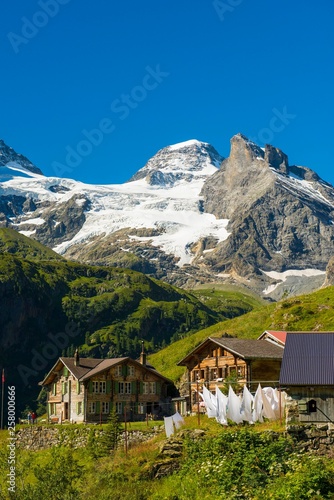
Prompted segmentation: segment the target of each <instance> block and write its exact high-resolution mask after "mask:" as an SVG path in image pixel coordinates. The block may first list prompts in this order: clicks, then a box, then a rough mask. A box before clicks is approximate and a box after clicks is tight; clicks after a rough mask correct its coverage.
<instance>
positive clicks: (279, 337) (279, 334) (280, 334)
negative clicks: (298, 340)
mask: <svg viewBox="0 0 334 500" xmlns="http://www.w3.org/2000/svg"><path fill="white" fill-rule="evenodd" d="M266 331H267V332H268V333H269V334H270V335H271V336H272V337H275V338H276V339H277V340H279V341H280V342H283V343H284V344H285V341H286V335H287V333H288V332H275V331H274V330H266Z"/></svg>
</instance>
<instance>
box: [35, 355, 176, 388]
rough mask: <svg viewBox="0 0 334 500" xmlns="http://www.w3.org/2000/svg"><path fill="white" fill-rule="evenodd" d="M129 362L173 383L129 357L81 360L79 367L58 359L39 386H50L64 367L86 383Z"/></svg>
mask: <svg viewBox="0 0 334 500" xmlns="http://www.w3.org/2000/svg"><path fill="white" fill-rule="evenodd" d="M127 360H128V361H131V362H132V363H135V364H136V365H138V366H140V367H142V368H143V369H145V370H148V371H149V372H150V373H152V374H154V375H156V376H157V377H160V378H161V379H163V380H165V381H166V382H170V383H172V381H171V380H169V379H168V378H166V377H164V376H163V375H161V373H159V372H158V371H157V370H155V368H154V367H153V366H152V365H150V364H146V365H142V364H141V363H140V362H139V361H136V360H134V359H131V358H129V357H125V358H110V359H96V358H80V359H79V364H78V365H75V363H74V358H64V357H61V358H59V359H58V361H57V362H56V364H55V365H54V366H53V367H52V368H51V370H50V371H49V373H48V374H47V375H46V377H45V378H44V380H42V382H40V383H39V385H48V384H50V383H51V382H52V381H53V379H54V377H55V375H56V373H57V372H59V371H60V370H61V369H62V367H63V366H66V368H67V369H68V370H69V371H70V372H71V373H72V375H74V377H75V378H76V379H78V380H79V381H80V382H84V381H86V380H89V379H90V378H91V377H93V376H94V375H97V374H98V373H101V372H103V371H104V370H108V369H109V368H111V367H112V366H116V365H117V364H119V363H122V362H124V361H127Z"/></svg>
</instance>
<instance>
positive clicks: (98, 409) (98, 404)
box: [96, 401, 100, 413]
mask: <svg viewBox="0 0 334 500" xmlns="http://www.w3.org/2000/svg"><path fill="white" fill-rule="evenodd" d="M96 413H100V401H97V402H96Z"/></svg>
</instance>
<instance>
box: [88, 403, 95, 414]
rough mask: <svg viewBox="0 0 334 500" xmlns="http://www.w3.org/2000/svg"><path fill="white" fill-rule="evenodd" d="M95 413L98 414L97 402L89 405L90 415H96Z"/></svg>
mask: <svg viewBox="0 0 334 500" xmlns="http://www.w3.org/2000/svg"><path fill="white" fill-rule="evenodd" d="M95 412H96V403H95V402H90V403H88V413H95Z"/></svg>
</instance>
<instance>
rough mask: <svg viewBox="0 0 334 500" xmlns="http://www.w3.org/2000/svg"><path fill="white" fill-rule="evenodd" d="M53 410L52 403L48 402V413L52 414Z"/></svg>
mask: <svg viewBox="0 0 334 500" xmlns="http://www.w3.org/2000/svg"><path fill="white" fill-rule="evenodd" d="M51 411H52V410H51V403H48V414H49V416H50V415H52V413H51Z"/></svg>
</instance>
